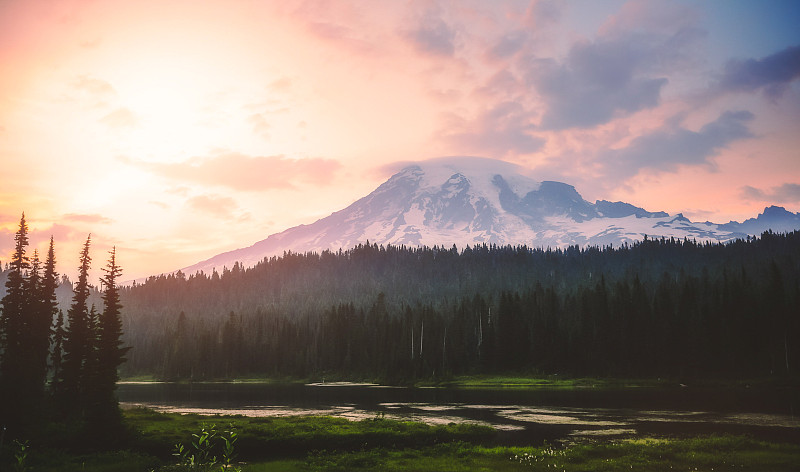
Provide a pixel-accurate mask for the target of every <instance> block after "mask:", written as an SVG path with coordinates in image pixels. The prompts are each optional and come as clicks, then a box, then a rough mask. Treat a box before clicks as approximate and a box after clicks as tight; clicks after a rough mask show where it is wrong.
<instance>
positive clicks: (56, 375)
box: [50, 310, 66, 392]
mask: <svg viewBox="0 0 800 472" xmlns="http://www.w3.org/2000/svg"><path fill="white" fill-rule="evenodd" d="M65 336H66V330H65V329H64V312H63V311H62V310H58V315H56V321H55V325H54V326H53V343H52V344H53V349H52V353H51V354H50V365H51V366H52V367H53V382H52V384H51V386H50V387H51V389H52V390H53V391H54V392H56V391H58V390H59V384H58V382H60V381H61V373H62V360H63V356H64V337H65Z"/></svg>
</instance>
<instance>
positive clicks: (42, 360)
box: [31, 236, 63, 386]
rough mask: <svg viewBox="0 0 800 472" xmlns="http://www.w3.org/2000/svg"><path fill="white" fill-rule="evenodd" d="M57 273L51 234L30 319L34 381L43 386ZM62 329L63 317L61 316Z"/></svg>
mask: <svg viewBox="0 0 800 472" xmlns="http://www.w3.org/2000/svg"><path fill="white" fill-rule="evenodd" d="M57 288H58V273H57V272H56V254H55V247H54V243H53V238H52V236H51V237H50V247H49V249H48V250H47V258H46V259H45V262H44V273H43V274H42V276H41V280H40V283H39V290H38V296H37V306H38V309H37V311H36V316H35V317H34V319H32V320H31V343H32V344H31V345H32V347H33V349H35V352H36V359H35V368H36V376H37V378H36V382H37V384H38V385H41V386H44V384H45V381H46V378H47V354H48V351H49V348H50V337H51V335H52V334H53V331H52V329H51V326H52V324H53V319H54V318H55V316H56V315H57V314H58V300H57V298H56V289H57ZM61 323H62V329H63V318H62V322H61Z"/></svg>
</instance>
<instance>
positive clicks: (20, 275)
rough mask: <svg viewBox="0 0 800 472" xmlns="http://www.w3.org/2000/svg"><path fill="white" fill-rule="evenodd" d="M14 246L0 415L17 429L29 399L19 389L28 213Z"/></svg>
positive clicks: (1, 321)
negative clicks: (21, 405)
mask: <svg viewBox="0 0 800 472" xmlns="http://www.w3.org/2000/svg"><path fill="white" fill-rule="evenodd" d="M14 242H15V245H14V254H13V255H12V256H11V263H10V266H9V270H10V271H9V273H8V278H7V280H6V295H5V296H4V297H3V299H2V300H1V301H0V304H1V305H2V314H0V346H2V350H0V412H2V413H3V415H2V417H3V418H4V419H5V420H6V421H8V422H9V423H11V426H12V427H14V426H18V424H17V423H18V420H19V419H20V418H22V417H23V416H24V411H20V409H19V405H20V404H21V403H22V402H24V400H25V398H26V396H27V394H26V392H25V390H24V388H20V386H21V385H22V384H24V380H23V378H24V371H25V367H26V366H25V365H24V363H23V362H20V360H21V359H23V358H24V357H25V354H26V346H25V333H26V329H25V323H26V319H25V318H26V312H27V310H28V305H29V303H28V302H29V300H28V298H29V296H28V292H27V283H26V272H27V270H28V269H30V262H29V259H28V256H26V255H25V252H26V248H27V246H28V224H27V223H26V222H25V213H23V214H22V218H20V221H19V229H18V230H17V233H16V235H15V236H14ZM0 426H4V425H0Z"/></svg>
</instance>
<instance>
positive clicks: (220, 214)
mask: <svg viewBox="0 0 800 472" xmlns="http://www.w3.org/2000/svg"><path fill="white" fill-rule="evenodd" d="M186 205H187V206H189V207H190V208H191V209H193V210H198V211H201V212H204V213H208V214H210V215H213V216H216V217H217V218H221V219H225V220H231V219H234V218H235V215H234V211H235V210H236V208H237V207H238V205H237V204H236V201H235V200H233V199H232V198H229V197H222V196H219V195H196V196H194V197H191V198H189V199H188V200H186Z"/></svg>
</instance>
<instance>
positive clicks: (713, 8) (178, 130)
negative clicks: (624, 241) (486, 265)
mask: <svg viewBox="0 0 800 472" xmlns="http://www.w3.org/2000/svg"><path fill="white" fill-rule="evenodd" d="M798 24H800V2H797V1H793V0H760V1H750V0H746V1H745V0H717V1H715V0H705V1H679V0H674V1H656V0H647V1H636V0H632V1H622V0H597V1H595V0H573V1H546V0H539V1H474V0H472V1H470V0H464V1H458V2H449V1H447V2H445V1H441V2H437V1H400V0H396V1H395V0H391V1H390V0H363V1H345V0H342V1H335V2H334V1H292V0H289V1H280V2H278V1H275V2H272V1H243V0H241V1H240V0H236V1H232V0H214V1H203V0H192V1H180V0H178V1H169V2H164V1H163V0H155V1H152V0H135V1H114V0H104V1H83V0H74V1H73V0H64V1H61V0H46V1H45V0H0V261H2V262H3V263H5V262H7V261H8V260H9V258H10V255H11V252H12V250H13V244H14V241H13V238H14V233H15V232H16V230H17V227H18V224H19V219H20V216H21V214H22V212H25V216H26V219H27V221H28V225H29V227H30V231H31V232H30V235H31V247H30V248H29V251H31V252H32V250H33V249H38V250H39V252H40V253H45V252H46V244H47V242H48V241H49V238H50V236H51V235H52V236H53V237H54V239H55V246H56V255H57V259H58V270H59V272H61V273H65V274H68V275H73V274H75V273H76V272H77V267H78V254H79V251H80V246H81V244H82V243H83V242H84V241H85V240H86V238H87V237H88V235H89V234H90V233H91V238H92V258H93V260H94V262H93V270H94V272H93V274H94V277H95V278H99V275H100V274H99V268H100V267H102V266H104V265H105V261H106V260H107V259H108V251H109V250H110V249H111V248H112V247H116V249H117V261H118V262H119V263H120V265H121V266H122V267H123V271H124V276H123V278H130V279H133V278H141V277H146V276H148V275H153V274H159V273H162V272H170V271H173V270H176V269H179V268H181V267H186V266H188V265H191V264H193V263H195V262H198V261H200V260H204V259H206V258H208V257H211V256H213V255H215V254H218V253H220V252H223V251H227V250H231V249H235V248H239V247H245V246H249V245H251V244H252V243H254V242H256V241H259V240H262V239H265V238H266V237H267V236H269V235H270V234H273V233H277V232H280V231H283V230H284V229H287V228H290V227H293V226H296V225H298V224H303V223H311V222H313V221H315V220H317V219H319V218H321V217H324V216H327V215H329V214H330V213H332V212H334V211H337V210H340V209H342V208H344V207H345V206H347V205H349V204H350V203H352V202H354V201H355V200H357V199H358V198H360V197H362V196H364V195H366V194H368V193H369V192H370V191H372V190H374V189H375V188H376V187H377V186H378V185H380V183H382V182H383V181H384V180H386V179H387V178H388V177H389V176H390V175H391V174H392V173H393V171H396V170H398V168H399V166H400V164H399V163H402V162H408V161H421V160H426V159H431V158H436V157H441V156H454V155H468V156H480V157H489V158H495V159H501V160H505V161H508V162H513V163H516V164H519V165H520V166H522V167H523V168H524V169H526V170H527V172H528V173H529V174H530V176H531V177H533V178H535V179H537V180H558V181H562V182H566V183H569V184H571V185H574V186H575V187H576V189H577V190H578V191H579V192H580V193H581V194H582V195H583V197H584V198H585V199H587V200H589V201H595V200H598V199H605V200H612V201H617V200H619V201H626V202H629V203H632V204H634V205H637V206H641V207H643V208H645V209H647V210H649V211H666V212H668V213H671V214H675V213H678V212H683V213H684V214H685V215H686V216H687V217H689V218H690V219H692V220H693V221H706V220H710V221H714V222H718V223H725V222H728V221H730V220H737V221H742V220H744V219H746V218H750V217H754V216H756V215H757V214H758V213H759V212H761V211H763V209H764V207H765V206H767V205H772V204H775V205H780V206H784V207H785V208H787V209H788V210H790V211H795V212H796V211H800V28H798V27H797V25H798Z"/></svg>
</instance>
